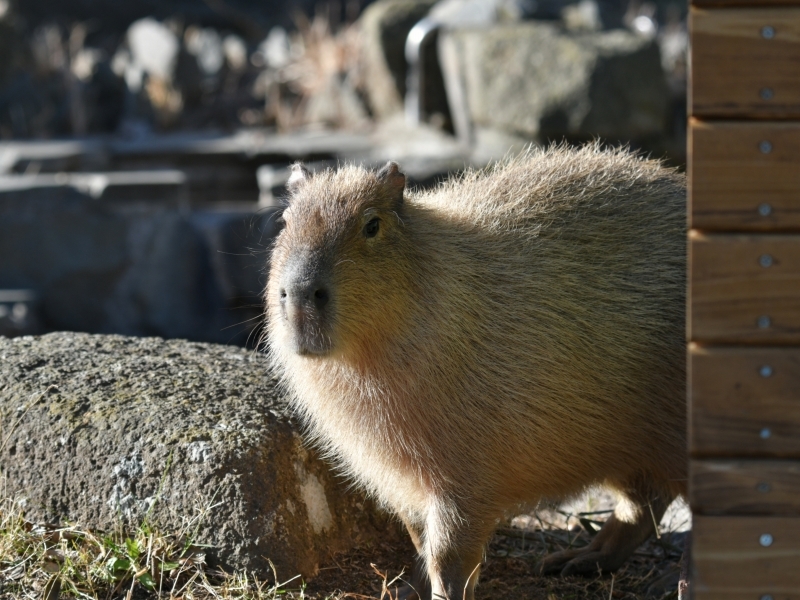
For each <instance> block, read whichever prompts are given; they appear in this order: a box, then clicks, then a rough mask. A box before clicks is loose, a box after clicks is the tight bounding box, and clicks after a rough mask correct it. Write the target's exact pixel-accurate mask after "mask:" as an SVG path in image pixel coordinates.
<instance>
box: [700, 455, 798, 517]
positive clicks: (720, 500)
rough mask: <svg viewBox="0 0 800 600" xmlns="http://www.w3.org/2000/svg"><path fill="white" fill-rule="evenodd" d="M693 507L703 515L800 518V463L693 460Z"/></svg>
mask: <svg viewBox="0 0 800 600" xmlns="http://www.w3.org/2000/svg"><path fill="white" fill-rule="evenodd" d="M689 482H690V485H689V504H690V505H691V507H692V511H694V512H695V513H696V514H703V515H764V516H769V515H771V516H782V517H799V516H800V462H798V461H788V460H693V461H691V463H690V467H689Z"/></svg>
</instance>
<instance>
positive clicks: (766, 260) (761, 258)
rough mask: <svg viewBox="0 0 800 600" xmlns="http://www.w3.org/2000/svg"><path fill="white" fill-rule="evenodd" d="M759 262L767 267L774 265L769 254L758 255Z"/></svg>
mask: <svg viewBox="0 0 800 600" xmlns="http://www.w3.org/2000/svg"><path fill="white" fill-rule="evenodd" d="M758 264H760V265H761V266H762V267H764V268H765V269H766V268H767V267H771V266H772V256H770V255H769V254H762V255H761V256H759V257H758Z"/></svg>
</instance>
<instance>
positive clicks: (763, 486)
mask: <svg viewBox="0 0 800 600" xmlns="http://www.w3.org/2000/svg"><path fill="white" fill-rule="evenodd" d="M756 489H757V490H758V491H759V492H761V493H762V494H766V493H768V492H769V491H770V490H771V489H772V486H771V485H770V484H768V483H767V482H766V481H762V482H761V483H759V484H758V485H757V486H756Z"/></svg>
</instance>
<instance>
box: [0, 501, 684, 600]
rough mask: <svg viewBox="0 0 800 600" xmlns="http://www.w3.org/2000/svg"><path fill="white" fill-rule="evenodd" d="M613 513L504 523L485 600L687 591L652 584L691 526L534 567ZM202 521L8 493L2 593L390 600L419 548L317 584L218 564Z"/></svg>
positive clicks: (354, 564) (366, 555)
mask: <svg viewBox="0 0 800 600" xmlns="http://www.w3.org/2000/svg"><path fill="white" fill-rule="evenodd" d="M606 512H607V511H599V512H598V511H592V512H587V513H575V514H572V513H568V512H563V511H560V512H559V511H553V510H549V511H547V510H545V511H540V512H537V513H533V514H532V515H531V517H530V518H529V519H528V522H527V525H526V527H525V528H519V527H513V526H510V525H508V526H504V527H500V528H499V529H498V531H497V534H496V535H495V536H494V537H493V539H492V541H491V542H490V544H489V546H488V548H487V553H486V561H485V563H484V565H483V568H482V572H481V582H480V585H479V586H478V588H477V590H476V598H477V600H489V599H497V598H521V599H528V600H562V599H563V600H568V599H576V600H577V599H588V600H595V599H596V600H613V599H616V600H634V599H640V598H642V599H644V598H652V599H654V600H671V599H672V598H677V592H676V591H674V588H673V589H663V584H662V589H661V590H658V589H653V588H652V586H653V584H654V583H655V582H657V581H659V580H662V581H665V580H670V578H674V575H675V574H676V573H677V571H678V563H679V560H680V556H681V546H682V541H683V539H682V535H683V534H671V533H664V534H663V535H662V536H661V539H658V540H656V539H652V540H651V541H650V542H648V543H647V544H645V545H644V546H643V547H642V548H640V549H639V551H638V552H637V553H636V554H635V555H634V556H633V557H632V558H631V560H630V561H628V563H627V564H626V565H625V566H624V567H623V568H622V569H620V571H618V572H617V573H615V574H613V575H609V574H601V573H598V574H597V575H596V576H594V577H591V578H581V577H568V578H557V577H539V576H536V575H535V574H534V573H535V566H536V564H537V562H538V561H539V560H540V559H541V558H542V557H543V556H544V555H545V554H547V553H548V552H553V551H556V550H560V549H564V548H568V547H578V546H582V545H585V544H587V543H588V542H589V539H590V538H591V535H592V534H591V533H590V531H591V530H593V529H594V527H596V526H597V525H598V524H599V522H598V521H597V519H600V518H604V517H605V513H606ZM197 518H201V516H200V517H197ZM514 523H515V524H518V523H519V521H515V522H514ZM571 523H574V525H570V524H571ZM579 523H581V524H579ZM195 527H196V520H195V519H188V520H187V521H186V522H185V523H184V526H183V527H182V528H181V530H180V531H178V532H176V533H172V534H165V533H163V532H159V531H158V530H157V529H156V528H154V527H151V526H150V525H148V523H147V522H145V523H143V524H142V525H141V526H140V527H138V528H137V529H136V530H135V531H124V530H122V529H121V528H119V529H117V530H115V531H111V532H100V531H96V530H91V529H89V528H85V527H79V526H77V525H63V526H55V525H38V524H34V523H31V522H29V521H27V520H26V519H25V518H24V511H23V504H22V503H21V502H19V501H17V500H13V499H6V500H4V501H2V502H0V600H6V599H8V600H11V599H14V600H21V599H31V600H58V599H61V598H70V599H71V598H85V599H98V600H100V599H108V600H112V599H113V600H117V599H120V600H122V599H124V600H145V599H147V600H150V599H157V598H158V599H167V598H169V599H171V600H172V599H175V600H178V599H181V600H182V599H186V600H190V599H198V600H207V599H208V600H210V599H219V600H234V599H242V600H244V599H248V600H249V599H253V600H262V599H263V600H270V599H276V598H286V599H287V600H300V599H308V600H345V599H353V600H383V599H385V598H388V591H389V590H390V589H392V588H393V587H395V586H396V585H400V584H401V581H402V579H405V578H406V576H407V574H408V573H409V572H410V561H411V558H412V555H413V548H412V546H411V544H410V542H409V541H408V540H402V541H400V542H391V543H390V542H385V543H382V544H377V545H374V546H371V547H364V548H357V549H355V550H352V551H350V552H347V553H342V554H337V555H334V556H331V557H330V559H329V560H328V561H327V563H326V564H324V565H322V568H321V569H320V572H319V574H318V575H317V576H316V577H315V578H313V579H312V580H311V581H309V582H308V585H306V583H304V582H303V581H302V580H301V579H300V578H299V577H297V578H293V579H290V580H289V581H283V582H281V581H279V580H278V579H277V574H275V573H273V577H271V578H267V579H264V578H258V577H255V576H253V575H252V574H247V573H225V572H223V571H221V570H219V569H214V568H211V567H209V566H208V565H207V564H206V562H205V549H204V548H203V547H200V546H197V545H194V544H193V543H192V538H191V532H192V531H193V530H194V528H195Z"/></svg>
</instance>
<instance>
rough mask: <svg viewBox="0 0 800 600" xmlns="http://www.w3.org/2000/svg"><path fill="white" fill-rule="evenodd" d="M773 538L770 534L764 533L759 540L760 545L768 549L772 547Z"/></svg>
mask: <svg viewBox="0 0 800 600" xmlns="http://www.w3.org/2000/svg"><path fill="white" fill-rule="evenodd" d="M772 542H773V539H772V536H771V535H770V534H768V533H762V534H761V537H759V538H758V543H759V544H761V545H762V546H764V548H767V547H768V546H772Z"/></svg>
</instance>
